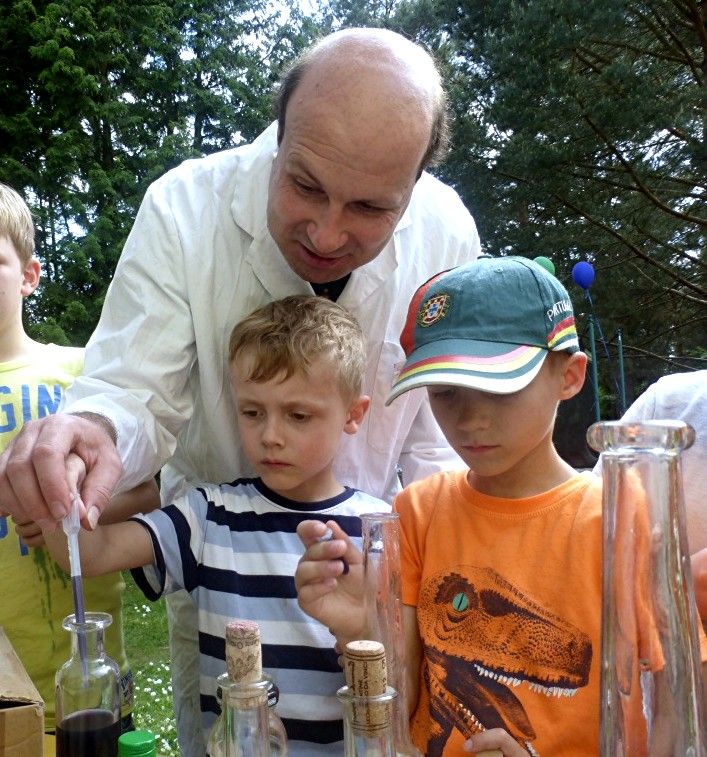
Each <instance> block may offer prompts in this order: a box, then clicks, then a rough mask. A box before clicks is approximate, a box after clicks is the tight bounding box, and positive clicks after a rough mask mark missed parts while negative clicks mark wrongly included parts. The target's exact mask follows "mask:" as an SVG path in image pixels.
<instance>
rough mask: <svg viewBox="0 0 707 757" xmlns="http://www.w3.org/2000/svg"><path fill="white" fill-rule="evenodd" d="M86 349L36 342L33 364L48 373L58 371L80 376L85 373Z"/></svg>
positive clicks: (32, 352)
mask: <svg viewBox="0 0 707 757" xmlns="http://www.w3.org/2000/svg"><path fill="white" fill-rule="evenodd" d="M84 355H85V349H84V348H83V347H69V346H66V345H62V344H54V343H53V342H49V343H47V344H42V343H41V342H35V343H34V345H33V348H32V351H31V360H32V362H33V363H34V364H35V365H37V366H39V367H41V368H43V369H45V370H46V372H47V373H50V372H51V371H52V370H55V369H58V370H61V371H65V372H66V373H69V374H71V375H72V376H78V375H79V374H80V373H81V372H82V371H83V363H84Z"/></svg>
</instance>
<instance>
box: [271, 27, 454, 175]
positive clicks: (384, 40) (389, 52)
mask: <svg viewBox="0 0 707 757" xmlns="http://www.w3.org/2000/svg"><path fill="white" fill-rule="evenodd" d="M295 100H297V101H299V102H300V103H301V102H302V101H304V100H306V101H307V105H308V106H309V107H308V109H307V111H306V113H307V117H311V115H312V114H313V113H316V111H317V108H318V107H319V106H320V105H321V107H332V106H333V107H336V108H337V109H338V110H339V111H340V112H341V117H342V121H344V120H351V119H352V120H354V121H355V122H357V123H358V124H360V126H361V132H362V137H364V133H366V132H367V133H368V134H369V136H370V132H371V130H377V129H378V130H387V129H394V130H398V132H399V133H400V130H403V131H404V132H406V133H407V134H408V136H409V137H415V136H417V137H418V138H419V140H420V148H421V154H420V163H419V166H418V167H417V174H418V175H419V174H420V173H421V172H422V170H423V169H424V168H426V167H427V166H428V165H431V164H434V163H436V162H437V161H438V160H439V159H441V158H442V157H443V154H444V151H445V149H446V146H447V139H448V131H447V114H446V98H445V94H444V89H443V87H442V80H441V77H440V74H439V71H438V69H437V67H436V65H435V63H434V60H433V59H432V57H431V56H430V55H429V54H428V53H427V52H426V51H425V50H424V49H423V48H422V47H420V46H419V45H417V44H415V43H413V42H411V41H410V40H408V39H406V38H405V37H403V36H401V35H400V34H397V33H395V32H392V31H389V30H387V29H345V30H342V31H340V32H336V33H334V34H331V35H329V36H327V37H325V38H324V39H322V40H321V41H320V42H318V43H317V44H316V45H314V46H313V47H311V48H310V49H308V50H307V51H305V52H304V53H303V54H302V55H301V56H300V57H299V58H298V59H297V60H296V61H295V63H294V64H293V65H292V66H291V68H290V69H289V70H288V71H287V73H286V74H285V75H284V77H283V79H282V82H281V84H280V88H279V91H278V97H277V100H276V103H275V110H276V117H277V121H278V144H280V143H281V142H282V139H283V136H284V134H285V129H286V119H287V117H288V108H289V107H290V106H291V104H292V103H293V101H295ZM364 138H365V137H364Z"/></svg>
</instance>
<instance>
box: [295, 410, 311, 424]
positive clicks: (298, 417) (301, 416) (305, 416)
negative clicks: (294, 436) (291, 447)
mask: <svg viewBox="0 0 707 757" xmlns="http://www.w3.org/2000/svg"><path fill="white" fill-rule="evenodd" d="M290 416H291V417H292V419H293V420H295V421H297V422H298V423H304V422H305V421H308V420H309V419H310V418H311V417H312V416H311V415H309V413H297V412H292V413H290Z"/></svg>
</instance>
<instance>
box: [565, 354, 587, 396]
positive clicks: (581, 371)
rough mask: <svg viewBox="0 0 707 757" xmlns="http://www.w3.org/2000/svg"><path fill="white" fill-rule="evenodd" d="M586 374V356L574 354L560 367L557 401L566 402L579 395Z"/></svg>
mask: <svg viewBox="0 0 707 757" xmlns="http://www.w3.org/2000/svg"><path fill="white" fill-rule="evenodd" d="M586 374H587V356H586V354H585V353H584V352H574V353H572V354H571V355H570V356H569V358H568V359H567V360H566V361H565V362H564V363H563V365H562V376H561V382H560V395H559V397H558V399H561V400H568V399H570V398H571V397H574V396H575V395H576V394H579V393H580V392H581V391H582V387H583V386H584V378H585V376H586Z"/></svg>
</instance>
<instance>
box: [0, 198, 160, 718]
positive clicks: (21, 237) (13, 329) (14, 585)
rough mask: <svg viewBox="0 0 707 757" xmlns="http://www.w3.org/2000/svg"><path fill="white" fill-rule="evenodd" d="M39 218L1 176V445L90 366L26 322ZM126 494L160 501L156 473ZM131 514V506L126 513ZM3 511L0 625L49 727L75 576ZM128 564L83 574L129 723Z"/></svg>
mask: <svg viewBox="0 0 707 757" xmlns="http://www.w3.org/2000/svg"><path fill="white" fill-rule="evenodd" d="M33 251H34V226H33V223H32V216H31V215H30V212H29V210H28V208H27V206H26V204H25V203H24V201H23V200H22V198H21V197H20V196H19V194H17V192H15V191H14V190H13V189H11V188H10V187H8V186H6V185H4V184H0V451H2V450H4V449H5V448H6V447H7V445H8V444H9V442H10V440H11V439H12V438H13V437H14V436H15V434H16V433H17V432H18V431H19V430H20V428H21V427H22V425H23V424H24V423H26V422H28V421H30V420H34V419H36V418H42V417H44V416H46V415H49V414H52V413H55V412H56V411H57V408H58V406H59V403H60V401H61V398H62V395H63V392H64V389H65V388H66V387H67V386H68V385H69V384H71V383H72V382H73V380H74V378H75V377H76V376H78V375H79V374H80V373H81V370H82V369H83V349H81V348H76V347H60V346H57V345H53V344H39V343H38V342H35V341H33V340H32V339H30V338H29V337H28V336H27V334H26V333H25V331H24V327H23V325H22V303H23V300H24V298H25V297H27V296H29V295H30V294H32V292H34V290H35V289H36V288H37V284H38V283H39V278H40V273H41V267H40V264H39V261H38V260H37V259H36V258H35V257H34V256H33ZM121 499H122V502H120V503H117V504H119V505H120V506H121V509H122V508H125V509H126V513H129V512H133V511H136V510H137V511H139V510H142V511H144V510H151V509H153V508H154V507H156V506H157V505H158V504H159V495H158V492H157V487H156V485H155V484H154V482H149V483H148V484H146V485H143V486H142V487H138V489H136V490H134V491H133V492H131V493H129V494H127V495H124V496H123V497H122V498H121ZM126 517H127V515H126ZM15 525H16V524H13V523H12V522H11V521H10V520H9V519H8V518H5V517H0V576H2V592H1V593H2V602H0V626H3V627H4V629H5V633H6V634H7V636H8V638H9V639H10V641H11V642H12V645H13V646H14V648H15V650H16V652H17V654H18V656H19V657H20V659H21V660H22V662H23V664H24V666H25V668H26V669H27V672H28V673H29V675H30V678H31V679H32V680H33V681H34V683H35V685H36V686H37V688H38V689H39V692H40V693H41V695H42V697H43V699H44V702H45V705H46V710H45V730H46V731H49V732H51V731H53V730H54V727H55V723H54V673H55V672H56V669H57V668H58V667H59V666H60V665H61V664H62V663H63V662H64V661H65V660H66V659H67V658H68V657H69V653H70V634H69V632H68V631H65V630H64V629H63V628H62V620H63V619H64V618H65V617H66V616H67V615H69V614H71V613H73V611H74V610H73V595H72V590H71V579H70V577H69V576H68V575H67V574H66V573H65V572H64V571H63V570H62V569H61V568H60V567H59V566H58V565H57V564H56V562H54V560H52V559H51V557H50V556H49V555H48V554H47V552H46V551H45V549H44V548H43V547H42V546H36V547H35V546H29V545H37V544H41V537H40V536H39V534H40V530H39V528H37V527H34V526H33V525H32V524H20V528H19V530H20V531H22V532H23V534H24V535H25V538H24V539H22V538H20V537H19V536H18V535H17V533H16V532H15V527H14V526H15ZM124 588H125V586H124V583H123V579H122V576H121V574H120V573H112V574H110V575H107V576H102V577H101V578H95V579H91V580H87V581H85V582H84V591H85V600H86V607H87V608H88V609H90V610H98V611H103V612H109V613H110V614H111V615H112V616H113V623H112V625H111V626H110V627H109V628H108V629H107V632H106V648H107V652H108V654H109V655H110V656H111V657H113V659H115V660H116V662H117V663H118V665H119V666H120V669H121V673H122V678H121V685H122V694H123V702H122V705H123V706H122V708H121V715H122V717H123V724H122V725H123V728H124V729H126V728H129V727H130V725H131V712H132V700H133V696H132V674H131V672H130V668H129V666H128V662H127V660H126V657H125V650H124V647H123V631H122V594H123V590H124Z"/></svg>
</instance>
